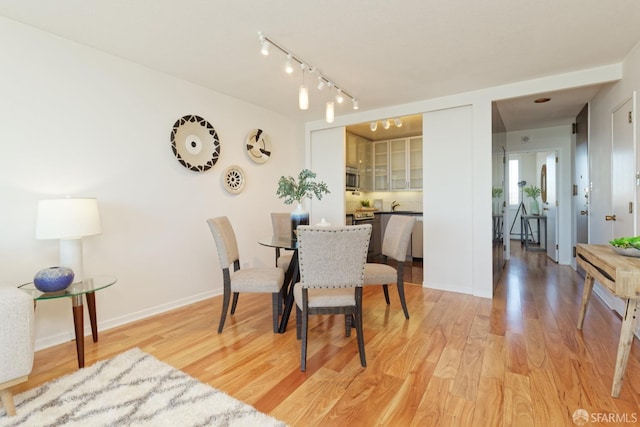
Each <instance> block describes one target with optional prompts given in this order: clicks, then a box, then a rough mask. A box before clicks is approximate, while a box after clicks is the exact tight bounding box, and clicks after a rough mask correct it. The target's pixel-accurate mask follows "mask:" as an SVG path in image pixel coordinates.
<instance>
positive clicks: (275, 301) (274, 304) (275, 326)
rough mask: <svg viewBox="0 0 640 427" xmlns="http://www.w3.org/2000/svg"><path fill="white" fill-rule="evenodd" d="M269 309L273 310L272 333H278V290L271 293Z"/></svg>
mask: <svg viewBox="0 0 640 427" xmlns="http://www.w3.org/2000/svg"><path fill="white" fill-rule="evenodd" d="M271 309H272V311H273V333H274V334H277V333H278V327H279V326H280V325H279V323H280V322H279V321H278V320H279V318H278V314H279V312H280V311H281V310H282V304H281V303H280V292H274V293H272V294H271Z"/></svg>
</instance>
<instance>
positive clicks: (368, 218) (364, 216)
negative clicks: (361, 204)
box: [352, 211, 375, 255]
mask: <svg viewBox="0 0 640 427" xmlns="http://www.w3.org/2000/svg"><path fill="white" fill-rule="evenodd" d="M374 218H375V214H374V213H373V212H367V211H363V212H354V214H353V222H352V225H363V224H371V228H372V230H371V232H372V233H373V219H374ZM372 253H373V239H369V255H371V254H372Z"/></svg>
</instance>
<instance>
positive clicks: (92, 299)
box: [86, 292, 98, 342]
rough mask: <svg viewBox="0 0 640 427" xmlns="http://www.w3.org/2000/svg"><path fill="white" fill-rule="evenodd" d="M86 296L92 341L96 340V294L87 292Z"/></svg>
mask: <svg viewBox="0 0 640 427" xmlns="http://www.w3.org/2000/svg"><path fill="white" fill-rule="evenodd" d="M86 297H87V309H88V310H89V320H90V321H91V335H92V336H93V342H98V320H97V318H96V294H95V292H89V293H87V294H86Z"/></svg>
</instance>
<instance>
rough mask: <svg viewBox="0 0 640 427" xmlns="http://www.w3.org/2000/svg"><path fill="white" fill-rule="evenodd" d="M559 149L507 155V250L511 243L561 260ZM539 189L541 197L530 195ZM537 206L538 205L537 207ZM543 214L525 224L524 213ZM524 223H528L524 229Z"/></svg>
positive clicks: (554, 259)
mask: <svg viewBox="0 0 640 427" xmlns="http://www.w3.org/2000/svg"><path fill="white" fill-rule="evenodd" d="M557 159H558V152H557V150H549V149H544V150H537V151H536V150H532V151H527V152H520V153H510V154H508V156H507V185H506V187H507V189H506V191H507V194H506V197H505V202H506V205H507V206H506V212H505V214H506V215H505V234H507V235H508V239H507V241H506V244H507V245H508V247H507V253H508V254H510V253H511V245H518V246H523V245H525V246H530V247H532V248H535V249H537V250H541V251H544V252H546V253H547V256H548V257H549V258H551V260H553V261H554V262H558V251H557V248H558V237H557V236H558V233H557V220H556V219H557V216H558V215H557V200H558V199H557V194H558V192H557V181H558V180H557V167H556V165H557ZM536 189H538V190H539V191H538V192H539V196H537V197H530V196H528V195H527V194H528V193H530V192H531V191H533V192H534V193H535V192H536ZM536 205H537V207H536ZM523 215H524V216H525V217H527V218H528V217H529V216H531V215H540V216H543V217H544V218H543V219H541V220H534V221H529V220H525V222H524V223H523V221H522V219H521V218H522V216H523ZM522 224H526V226H525V227H524V228H521V227H522Z"/></svg>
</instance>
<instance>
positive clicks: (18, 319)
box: [0, 287, 35, 416]
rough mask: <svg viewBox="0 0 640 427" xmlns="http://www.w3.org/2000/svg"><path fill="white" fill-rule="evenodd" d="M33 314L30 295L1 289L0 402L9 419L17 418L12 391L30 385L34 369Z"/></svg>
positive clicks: (18, 290)
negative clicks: (26, 384)
mask: <svg viewBox="0 0 640 427" xmlns="http://www.w3.org/2000/svg"><path fill="white" fill-rule="evenodd" d="M33 310H34V306H33V298H31V296H30V295H29V294H28V293H26V292H25V291H22V290H20V289H16V288H9V287H0V313H2V319H1V320H0V343H1V344H0V398H1V399H2V404H3V406H4V409H5V412H6V413H7V415H9V416H13V415H15V414H16V407H15V405H14V403H13V394H12V393H11V387H13V386H14V385H16V384H20V383H21V382H24V381H27V377H28V375H29V373H31V369H32V368H33V345H34V331H35V327H34V325H35V323H34V314H33Z"/></svg>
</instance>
